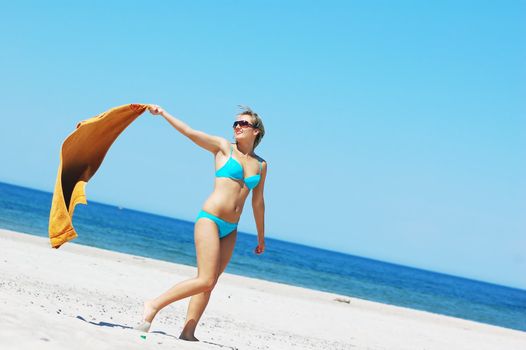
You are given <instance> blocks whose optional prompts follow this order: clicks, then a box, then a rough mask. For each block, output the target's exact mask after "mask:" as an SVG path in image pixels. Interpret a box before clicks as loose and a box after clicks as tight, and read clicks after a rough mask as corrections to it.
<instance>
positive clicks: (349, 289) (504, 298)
mask: <svg viewBox="0 0 526 350" xmlns="http://www.w3.org/2000/svg"><path fill="white" fill-rule="evenodd" d="M51 198H52V194H51V193H48V192H42V191H38V190H34V189H30V188H25V187H20V186H15V185H10V184H6V183H2V182H0V228H4V229H9V230H14V231H19V232H24V233H29V234H33V235H36V236H42V237H47V225H48V219H49V210H50V207H51ZM88 200H89V199H88ZM198 209H199V208H196V213H197V211H198ZM73 224H74V226H75V229H76V231H77V232H78V234H79V237H78V238H76V239H75V240H73V242H74V243H78V244H83V245H87V246H93V247H98V248H102V249H108V250H113V251H117V252H122V253H128V254H133V255H140V256H145V257H149V258H154V259H159V260H165V261H170V262H175V263H179V264H185V265H191V266H195V248H194V244H193V225H194V223H193V222H188V221H184V220H178V219H175V218H169V217H164V216H159V215H155V214H150V213H145V212H140V211H135V210H130V209H126V208H119V207H116V206H112V205H106V204H101V203H96V202H94V201H89V205H87V206H85V205H78V206H77V207H76V208H75V216H74V218H73ZM255 242H256V238H255V236H254V235H251V234H246V233H242V232H239V233H238V239H237V243H236V247H235V250H234V254H233V256H232V260H231V262H230V264H229V266H228V267H227V270H226V272H229V273H233V274H237V275H243V276H249V277H255V278H260V279H264V280H269V281H275V282H280V283H286V284H290V285H295V286H301V287H306V288H311V289H316V290H321V291H326V292H332V293H337V294H341V295H345V296H349V297H356V298H361V299H367V300H372V301H377V302H381V303H385V304H392V305H398V306H403V307H409V308H412V309H418V310H425V311H429V312H433V313H437V314H443V315H449V316H454V317H459V318H463V319H468V320H473V321H478V322H482V323H487V324H492V325H497V326H501V327H506V328H512V329H516V330H521V331H526V290H521V289H515V288H510V287H506V286H500V285H495V284H490V283H485V282H481V281H475V280H470V279H466V278H462V277H456V276H451V275H446V274H441V273H436V272H431V271H426V270H421V269H416V268H412V267H407V266H401V265H396V264H391V263H387V262H382V261H378V260H372V259H368V258H364V257H359V256H353V255H349V254H343V253H338V252H333V251H328V250H323V249H318V248H314V247H308V246H304V245H300V244H295V243H291V242H285V241H280V240H276V239H271V238H266V246H267V247H266V248H267V250H266V252H265V254H263V255H261V256H256V255H255V254H254V253H253V249H254V247H255ZM50 249H51V248H50ZM0 278H1V277H0Z"/></svg>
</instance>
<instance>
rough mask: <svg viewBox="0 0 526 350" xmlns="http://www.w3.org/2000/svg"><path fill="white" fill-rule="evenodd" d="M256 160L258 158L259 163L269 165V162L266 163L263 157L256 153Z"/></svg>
mask: <svg viewBox="0 0 526 350" xmlns="http://www.w3.org/2000/svg"><path fill="white" fill-rule="evenodd" d="M254 158H256V160H257V161H258V162H260V163H261V164H263V165H267V161H266V160H265V159H263V157H261V156H259V155H257V154H255V153H254Z"/></svg>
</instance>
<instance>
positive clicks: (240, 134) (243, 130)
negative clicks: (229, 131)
mask: <svg viewBox="0 0 526 350" xmlns="http://www.w3.org/2000/svg"><path fill="white" fill-rule="evenodd" d="M236 122H241V124H237V125H236V126H235V127H234V138H235V139H236V141H241V140H248V141H252V142H254V140H255V139H256V135H257V134H258V132H259V130H258V129H256V128H254V127H252V126H250V125H242V124H243V122H247V123H249V124H251V125H253V123H254V120H253V118H252V117H251V116H249V115H245V114H240V115H238V116H237V117H236Z"/></svg>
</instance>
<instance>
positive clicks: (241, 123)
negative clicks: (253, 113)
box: [234, 120, 250, 128]
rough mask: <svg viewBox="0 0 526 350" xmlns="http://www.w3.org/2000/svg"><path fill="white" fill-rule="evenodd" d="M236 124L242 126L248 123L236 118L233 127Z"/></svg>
mask: <svg viewBox="0 0 526 350" xmlns="http://www.w3.org/2000/svg"><path fill="white" fill-rule="evenodd" d="M238 125H239V126H240V127H244V126H249V125H250V123H249V122H247V121H246V120H237V121H235V122H234V128H235V127H236V126H238Z"/></svg>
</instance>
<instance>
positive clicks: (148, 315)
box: [134, 300, 159, 332]
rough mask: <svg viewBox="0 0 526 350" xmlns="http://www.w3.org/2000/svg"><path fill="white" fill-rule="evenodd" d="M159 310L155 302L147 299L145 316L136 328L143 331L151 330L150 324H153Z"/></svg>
mask: <svg viewBox="0 0 526 350" xmlns="http://www.w3.org/2000/svg"><path fill="white" fill-rule="evenodd" d="M157 311H159V310H157V309H156V308H155V307H154V306H153V302H152V301H151V300H146V301H145V302H144V311H143V317H142V321H141V323H140V324H139V325H137V326H136V327H134V328H135V329H136V330H139V331H142V332H148V331H149V330H150V326H151V325H152V321H153V319H154V317H155V315H156V314H157Z"/></svg>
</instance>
